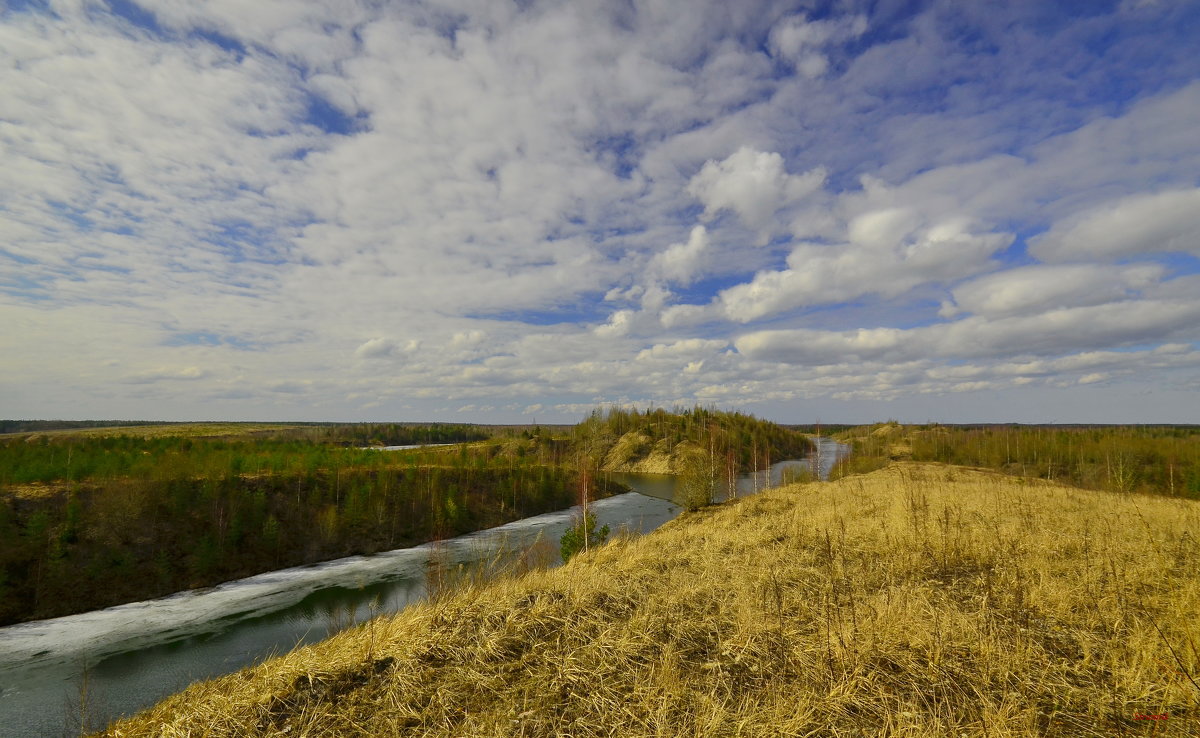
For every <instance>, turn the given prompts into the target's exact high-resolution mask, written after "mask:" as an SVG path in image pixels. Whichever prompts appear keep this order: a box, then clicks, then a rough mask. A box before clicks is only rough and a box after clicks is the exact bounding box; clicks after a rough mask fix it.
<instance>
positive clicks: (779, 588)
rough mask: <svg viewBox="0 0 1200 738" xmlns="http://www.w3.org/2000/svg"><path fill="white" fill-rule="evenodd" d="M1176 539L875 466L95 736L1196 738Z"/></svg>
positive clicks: (1180, 531)
mask: <svg viewBox="0 0 1200 738" xmlns="http://www.w3.org/2000/svg"><path fill="white" fill-rule="evenodd" d="M1198 536H1200V505H1198V504H1197V503H1194V502H1186V501H1179V500H1172V499H1165V498H1147V497H1132V496H1117V495H1112V494H1107V493H1100V492H1089V491H1083V490H1077V489H1071V488H1064V487H1059V486H1054V485H1050V484H1046V483H1039V482H1036V481H1023V480H1015V479H1013V478H1011V477H1003V476H999V475H995V474H991V473H986V472H977V471H970V470H965V469H960V468H953V467H942V466H934V465H916V464H897V465H893V466H891V467H889V468H887V469H885V470H882V471H879V472H875V473H873V474H870V475H866V476H860V477H848V478H846V479H844V480H841V481H839V482H834V483H824V484H821V483H817V484H808V485H800V486H794V487H789V488H786V489H782V490H774V491H769V492H766V493H764V494H761V495H758V496H756V497H752V498H746V499H743V500H741V501H740V502H737V503H733V504H728V505H724V506H720V507H716V508H709V509H706V510H702V511H700V512H698V513H695V514H691V515H687V516H685V517H684V518H681V519H680V520H678V521H675V522H673V523H670V524H668V525H667V526H665V527H664V528H663V529H661V530H660V531H658V532H656V533H654V534H651V535H648V536H645V537H642V538H634V539H622V540H618V541H616V542H614V543H612V544H610V545H608V546H605V547H603V548H601V549H599V550H594V551H593V552H591V553H589V554H586V555H581V556H579V557H577V558H576V559H574V560H573V561H572V562H571V563H570V564H569V565H567V566H565V567H563V568H560V569H555V570H551V571H534V572H531V573H529V574H526V575H525V576H523V577H519V578H511V579H506V580H502V581H498V582H494V583H492V584H490V585H481V586H477V587H471V588H468V589H466V590H462V591H458V592H455V593H453V594H447V595H445V596H443V597H439V598H436V599H435V600H434V601H432V602H428V603H425V604H422V605H419V606H416V607H413V608H411V609H409V610H407V611H405V612H404V613H402V614H400V615H398V616H395V617H385V618H380V619H377V620H375V621H372V622H371V623H369V624H366V625H363V626H361V627H359V628H356V629H354V630H351V631H347V632H344V633H342V634H340V635H338V636H335V637H333V638H331V639H329V640H327V641H325V642H322V643H320V644H316V645H314V646H311V647H308V648H304V649H301V650H298V651H296V652H294V653H291V654H288V655H286V656H283V657H281V658H279V659H276V660H274V661H270V662H268V663H266V664H264V665H261V666H259V667H255V668H251V669H246V670H244V671H242V672H239V673H237V674H233V675H231V676H228V677H225V678H222V679H218V680H215V681H211V682H205V683H201V684H197V685H194V686H193V687H191V688H190V689H188V690H187V691H185V692H183V693H181V694H179V695H176V696H174V697H172V698H170V699H168V700H167V701H165V702H163V703H162V704H160V705H159V706H157V707H155V708H153V709H151V710H149V711H147V712H145V713H143V714H141V715H138V716H136V717H134V718H132V719H129V720H126V721H124V722H121V723H118V724H116V725H114V726H111V727H110V729H109V731H108V735H111V736H123V737H132V736H168V737H169V736H255V735H280V736H283V735H286V736H301V735H303V736H334V735H337V736H410V735H411V736H551V735H561V736H844V737H849V736H872V737H874V736H908V737H917V736H930V737H933V736H938V737H939V738H940V737H942V736H955V737H957V736H987V737H988V738H1004V737H1011V736H1105V737H1108V736H1118V735H1129V736H1132V735H1150V734H1154V735H1159V736H1195V735H1200V686H1197V684H1196V683H1195V682H1194V681H1193V680H1196V681H1200V668H1198V665H1200V664H1198V662H1200V654H1198V653H1197V646H1198V645H1200V618H1198V617H1197V616H1198V615H1200V544H1198V542H1197V537H1198ZM1149 715H1158V716H1162V715H1165V716H1166V718H1165V719H1155V720H1148V719H1142V718H1141V717H1139V716H1149Z"/></svg>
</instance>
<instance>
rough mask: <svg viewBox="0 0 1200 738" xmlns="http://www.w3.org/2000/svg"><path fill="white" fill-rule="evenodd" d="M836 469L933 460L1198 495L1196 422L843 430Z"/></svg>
mask: <svg viewBox="0 0 1200 738" xmlns="http://www.w3.org/2000/svg"><path fill="white" fill-rule="evenodd" d="M841 437H842V439H843V440H849V441H851V442H852V444H853V447H854V453H853V454H852V455H851V456H850V457H849V458H847V459H846V460H845V461H844V462H843V463H842V464H841V465H840V469H839V470H837V471H838V472H839V473H840V474H846V473H856V472H862V471H870V470H871V469H875V468H879V467H881V466H883V465H885V464H886V463H887V462H888V461H889V460H892V459H911V460H913V461H934V462H944V463H948V464H957V465H962V466H973V467H980V468H985V469H992V470H996V471H1000V472H1004V473H1006V474H1012V475H1015V476H1024V477H1036V478H1039V479H1048V480H1053V481H1056V482H1060V483H1063V484H1068V485H1071V486H1075V487H1083V488H1086V489H1098V490H1108V491H1113V492H1136V493H1144V494H1158V495H1167V496H1171V497H1184V498H1190V499H1200V426H1152V425H1137V426H1026V425H980V426H946V425H939V424H936V423H934V424H927V425H921V426H902V425H900V424H898V423H895V422H889V423H882V424H876V425H874V426H868V427H862V428H857V429H853V430H849V431H845V432H844V433H843V434H842V435H841Z"/></svg>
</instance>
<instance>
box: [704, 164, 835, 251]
mask: <svg viewBox="0 0 1200 738" xmlns="http://www.w3.org/2000/svg"><path fill="white" fill-rule="evenodd" d="M825 177H826V172H825V170H824V169H822V168H819V167H818V168H816V169H812V170H810V171H808V172H805V173H804V174H797V175H792V174H788V173H787V170H786V168H785V167H784V162H783V157H782V156H780V155H779V154H777V153H774V152H763V151H756V150H754V149H752V148H750V147H748V146H743V147H741V148H739V149H738V150H737V151H735V152H734V153H732V154H730V155H729V156H728V157H727V158H725V159H724V160H722V161H714V160H709V161H707V162H705V164H704V166H703V167H702V168H701V169H700V171H699V172H698V173H697V174H696V175H695V176H694V177H692V179H691V181H690V182H689V183H688V192H689V193H691V194H692V195H693V196H694V197H695V198H696V199H698V200H699V201H700V202H702V203H703V204H704V214H705V217H708V218H712V217H713V216H714V215H716V213H718V212H719V211H721V210H724V209H729V210H733V211H734V212H736V213H737V214H738V216H739V217H741V219H742V221H743V222H744V223H745V224H746V225H747V226H748V227H749V228H751V229H753V230H755V231H757V232H759V233H760V241H762V242H764V243H765V242H766V239H767V238H768V237H769V236H770V234H771V232H772V230H773V228H772V225H773V224H772V218H773V216H774V215H775V213H776V212H778V211H779V209H780V208H781V207H783V206H784V205H785V204H787V203H789V202H794V201H796V200H799V199H801V198H803V197H805V196H807V195H810V194H812V193H813V192H816V191H817V190H818V189H820V187H821V185H822V184H823V183H824V182H825Z"/></svg>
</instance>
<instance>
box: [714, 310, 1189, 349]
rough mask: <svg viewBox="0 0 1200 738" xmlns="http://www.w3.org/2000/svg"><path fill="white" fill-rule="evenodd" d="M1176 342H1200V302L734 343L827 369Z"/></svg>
mask: <svg viewBox="0 0 1200 738" xmlns="http://www.w3.org/2000/svg"><path fill="white" fill-rule="evenodd" d="M1173 338H1186V339H1188V340H1200V301H1196V300H1194V299H1193V300H1131V301H1126V302H1119V303H1109V304H1105V305H1095V306H1089V307H1076V308H1064V309H1059V310H1053V311H1049V312H1046V313H1043V314H1039V315H1024V316H1014V317H1006V318H998V319H994V320H993V319H988V318H983V317H969V318H964V319H962V320H958V321H954V322H950V323H939V324H935V325H930V326H922V327H918V328H909V329H900V328H860V329H857V330H852V331H823V330H813V329H793V330H769V331H755V332H752V333H747V334H745V335H743V336H741V337H739V338H738V339H737V340H736V341H735V342H734V345H735V346H736V347H737V350H738V351H739V352H741V353H742V354H745V355H746V356H749V357H751V358H754V359H762V360H766V361H778V362H783V363H794V364H801V365H808V364H811V365H821V364H831V363H837V362H839V361H844V360H847V359H849V360H857V361H912V360H917V359H922V358H936V359H955V358H977V357H1000V356H1022V355H1035V356H1036V355H1055V354H1064V353H1069V352H1075V351H1080V350H1086V349H1089V348H1109V347H1117V346H1127V345H1136V344H1139V343H1150V342H1161V341H1166V340H1170V339H1173Z"/></svg>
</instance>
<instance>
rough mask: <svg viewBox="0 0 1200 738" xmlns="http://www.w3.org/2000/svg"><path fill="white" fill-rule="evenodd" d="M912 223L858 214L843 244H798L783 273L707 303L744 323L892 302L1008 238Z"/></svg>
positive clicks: (965, 269)
mask: <svg viewBox="0 0 1200 738" xmlns="http://www.w3.org/2000/svg"><path fill="white" fill-rule="evenodd" d="M920 222H921V221H920V219H919V218H917V217H916V216H915V215H914V214H913V213H911V212H908V211H901V210H889V211H883V212H881V213H869V214H866V215H863V216H860V217H858V218H856V219H855V220H854V221H853V222H852V223H851V224H850V228H849V231H850V238H851V241H850V242H849V243H843V244H838V245H832V246H829V245H823V244H812V243H802V244H800V245H799V246H797V247H796V248H794V249H793V250H792V252H791V254H789V255H788V258H787V268H786V269H781V270H768V271H762V272H759V273H758V274H756V275H755V276H754V279H753V280H751V281H750V282H748V283H745V284H740V285H737V286H734V287H730V288H727V289H725V290H723V291H722V292H721V293H720V294H719V295H718V297H717V299H716V300H715V304H716V306H717V307H718V308H719V310H720V311H721V313H722V314H723V315H724V316H725V317H727V318H728V319H729V320H734V321H737V322H740V323H746V322H749V321H752V320H757V319H759V318H762V317H765V316H768V315H772V314H774V313H778V312H782V311H786V310H790V309H794V308H799V307H807V306H813V305H821V304H829V303H838V302H845V301H847V300H852V299H855V298H857V297H861V296H863V295H870V294H876V295H882V296H884V297H894V296H898V295H901V294H904V293H905V292H908V291H909V290H912V289H913V288H915V287H917V286H918V285H922V284H926V283H936V282H945V281H951V280H955V279H960V278H962V277H966V276H970V275H971V274H974V273H977V272H978V271H980V270H982V269H984V268H985V267H986V265H987V264H988V261H989V259H990V257H991V256H992V254H994V253H995V252H996V251H998V250H999V249H1002V248H1004V247H1005V246H1007V245H1008V244H1010V243H1012V239H1013V237H1012V235H1011V234H1003V233H972V232H971V229H970V223H969V221H967V220H965V219H961V218H955V219H950V220H947V221H944V222H941V223H937V224H936V225H933V226H932V227H929V228H924V229H919V230H918V229H916V228H915V226H916V225H918V224H920ZM680 317H682V316H680Z"/></svg>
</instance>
